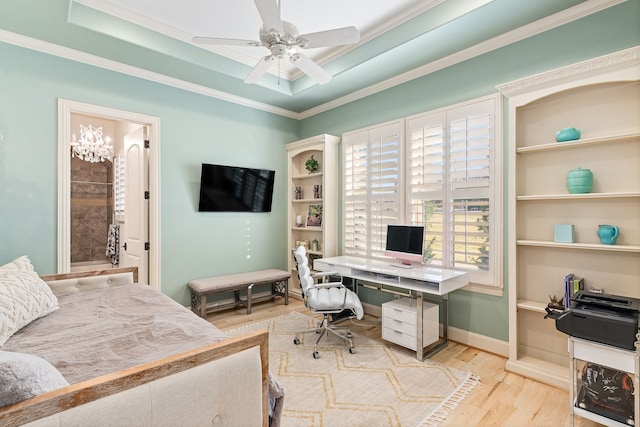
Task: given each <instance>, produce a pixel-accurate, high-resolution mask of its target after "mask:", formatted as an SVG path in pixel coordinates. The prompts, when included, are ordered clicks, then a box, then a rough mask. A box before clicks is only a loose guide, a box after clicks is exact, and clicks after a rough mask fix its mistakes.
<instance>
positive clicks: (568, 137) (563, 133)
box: [556, 128, 580, 142]
mask: <svg viewBox="0 0 640 427" xmlns="http://www.w3.org/2000/svg"><path fill="white" fill-rule="evenodd" d="M576 139H580V129H576V128H564V129H561V130H559V131H558V132H556V141H558V142H566V141H575V140H576Z"/></svg>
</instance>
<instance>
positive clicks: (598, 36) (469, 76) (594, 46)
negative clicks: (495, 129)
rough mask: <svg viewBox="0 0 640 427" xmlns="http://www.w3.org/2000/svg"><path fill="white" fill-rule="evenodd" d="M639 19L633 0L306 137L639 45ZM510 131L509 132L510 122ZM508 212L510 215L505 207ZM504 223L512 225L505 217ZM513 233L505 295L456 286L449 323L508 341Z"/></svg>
mask: <svg viewBox="0 0 640 427" xmlns="http://www.w3.org/2000/svg"><path fill="white" fill-rule="evenodd" d="M639 23H640V2H639V1H629V2H626V3H623V4H621V5H619V6H616V7H613V8H610V9H607V10H604V11H602V12H600V13H596V14H594V15H591V16H588V17H586V18H583V19H581V20H578V21H575V22H572V23H569V24H566V25H564V26H562V27H559V28H556V29H554V30H551V31H547V32H545V33H542V34H540V35H537V36H535V37H531V38H529V39H526V40H523V41H521V42H518V43H514V44H512V45H509V46H506V47H504V48H501V49H498V50H495V51H492V52H489V53H487V54H484V55H482V56H479V57H477V58H473V59H470V60H467V61H465V62H463V63H460V64H457V65H454V66H452V67H449V68H446V69H443V70H441V71H438V72H435V73H432V74H430V75H427V76H424V77H422V78H419V79H415V80H412V81H410V82H407V83H404V84H402V85H399V86H396V87H393V88H390V89H387V90H385V91H383V92H380V93H376V94H374V95H371V96H368V97H366V98H363V99H360V100H357V101H354V102H351V103H349V104H347V105H344V106H341V107H338V108H335V109H333V110H330V111H327V112H325V113H321V114H318V115H316V116H313V117H311V118H308V119H306V120H303V121H302V122H301V125H300V136H301V137H302V138H306V137H309V136H313V135H317V134H319V133H328V134H332V135H341V134H342V133H343V132H346V131H350V130H354V129H359V128H362V127H366V126H370V125H374V124H377V123H383V122H386V121H389V120H393V119H398V118H401V117H406V116H409V115H412V114H417V113H420V112H423V111H429V110H432V109H436V108H440V107H443V106H447V105H452V104H455V103H458V102H462V101H466V100H469V99H474V98H477V97H481V96H485V95H490V94H495V93H496V86H498V85H500V84H502V83H506V82H509V81H512V80H516V79H519V78H522V77H526V76H529V75H534V74H537V73H540V72H543V71H546V70H550V69H553V68H557V67H561V66H564V65H568V64H572V63H575V62H579V61H583V60H586V59H589V58H594V57H597V56H601V55H605V54H608V53H612V52H615V51H619V50H622V49H626V48H629V47H633V46H637V45H639V44H640V24H639ZM505 126H506V117H505ZM504 135H505V138H506V135H507V132H506V128H505V132H504ZM508 145H509V142H508V141H506V140H505V142H504V152H505V163H504V168H505V194H506V191H507V186H508V182H507V176H506V170H507V163H506V153H507V149H508ZM505 201H506V199H505ZM505 204H506V203H505ZM504 218H505V221H506V218H507V211H506V208H505V211H504ZM503 229H504V230H507V229H508V227H507V224H506V223H505V225H504V227H503ZM507 237H508V236H505V245H504V248H505V255H504V264H505V265H504V273H503V286H504V290H505V292H504V295H503V296H502V297H495V296H489V295H485V294H480V293H475V292H467V291H457V292H454V293H453V294H451V296H450V302H449V304H450V305H449V308H450V310H449V321H450V324H451V326H454V327H457V328H460V329H464V330H468V331H471V332H475V333H478V334H481V335H486V336H489V337H493V338H496V339H499V340H504V341H507V340H508V337H509V309H508V283H507V279H508V266H507V265H506V264H507V254H506V247H507V246H506V242H507V240H506V239H507ZM361 297H362V299H363V300H365V301H368V302H370V303H373V304H380V303H382V302H384V301H386V300H387V299H388V298H389V297H388V296H384V295H383V296H381V295H380V294H379V293H377V292H366V291H365V292H363V293H362V294H361Z"/></svg>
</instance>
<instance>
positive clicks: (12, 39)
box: [0, 29, 300, 120]
mask: <svg viewBox="0 0 640 427" xmlns="http://www.w3.org/2000/svg"><path fill="white" fill-rule="evenodd" d="M0 41H2V42H5V43H8V44H12V45H14V46H19V47H23V48H25V49H30V50H34V51H37V52H41V53H46V54H48V55H53V56H57V57H60V58H64V59H69V60H71V61H75V62H80V63H82V64H87V65H92V66H94V67H98V68H102V69H105V70H109V71H115V72H117V73H121V74H126V75H129V76H132V77H137V78H140V79H144V80H148V81H151V82H155V83H160V84H162V85H165V86H170V87H174V88H177V89H182V90H186V91H188V92H193V93H197V94H199V95H204V96H208V97H210V98H215V99H220V100H222V101H228V102H231V103H234V104H238V105H242V106H245V107H249V108H254V109H256V110H262V111H266V112H269V113H273V114H277V115H280V116H284V117H289V118H292V119H296V120H300V114H299V113H296V112H295V111H290V110H286V109H284V108H280V107H276V106H273V105H269V104H265V103H262V102H258V101H254V100H251V99H248V98H243V97H241V96H236V95H231V94H229V93H227V92H223V91H220V90H217V89H212V88H209V87H206V86H202V85H198V84H195V83H189V82H186V81H184V80H181V79H176V78H174V77H169V76H166V75H164V74H160V73H154V72H153V71H148V70H144V69H142V68H138V67H134V66H131V65H126V64H123V63H121V62H117V61H112V60H110V59H105V58H102V57H100V56H96V55H92V54H89V53H86V52H81V51H78V50H75V49H70V48H67V47H63V46H60V45H57V44H53V43H49V42H45V41H42V40H38V39H34V38H31V37H27V36H23V35H21V34H16V33H12V32H10V31H6V30H2V29H0Z"/></svg>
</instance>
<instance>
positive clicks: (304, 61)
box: [193, 0, 360, 84]
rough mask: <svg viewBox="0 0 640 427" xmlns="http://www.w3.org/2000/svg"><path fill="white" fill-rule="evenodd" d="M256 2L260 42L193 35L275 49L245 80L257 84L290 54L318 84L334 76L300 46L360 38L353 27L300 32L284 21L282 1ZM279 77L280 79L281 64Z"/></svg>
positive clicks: (201, 40) (213, 41) (209, 40)
mask: <svg viewBox="0 0 640 427" xmlns="http://www.w3.org/2000/svg"><path fill="white" fill-rule="evenodd" d="M253 2H254V3H255V5H256V8H257V9H258V14H259V15H260V18H261V20H262V26H261V27H260V30H259V38H260V41H259V42H258V41H252V40H239V39H223V38H215V37H193V41H194V42H196V43H202V44H222V45H232V46H234V45H235V46H255V47H264V48H267V49H268V50H269V51H271V55H268V56H266V57H263V58H262V59H260V61H258V63H257V64H256V65H255V66H254V68H253V70H251V72H250V73H249V75H248V76H247V77H246V78H245V80H244V81H245V83H257V82H258V81H259V80H260V79H261V78H262V76H263V75H264V74H265V73H267V72H268V71H269V66H270V64H271V62H273V61H274V60H275V59H277V60H278V63H279V61H280V60H281V59H283V58H284V57H285V55H288V56H289V60H290V61H291V63H292V64H294V65H295V66H296V67H297V68H299V69H300V70H301V71H302V72H303V73H305V74H306V75H308V76H309V77H311V78H312V79H313V80H315V81H316V82H317V83H320V84H323V83H327V82H328V81H329V80H331V75H330V74H329V73H328V72H327V71H326V70H324V69H323V68H322V67H320V65H318V64H317V63H316V62H314V61H313V60H312V59H310V58H309V57H308V56H306V55H305V54H304V53H302V52H300V50H299V49H305V48H307V49H313V48H319V47H331V46H338V45H345V44H354V43H358V42H359V40H360V32H359V31H358V29H357V28H356V27H353V26H352V27H344V28H335V29H332V30H326V31H319V32H315V33H306V34H303V35H299V32H298V29H297V28H296V26H295V25H293V24H292V23H290V22H287V21H283V20H282V18H281V17H280V2H279V0H253ZM298 48H299V49H298ZM278 78H280V68H279V67H278Z"/></svg>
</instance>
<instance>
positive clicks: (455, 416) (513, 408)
mask: <svg viewBox="0 0 640 427" xmlns="http://www.w3.org/2000/svg"><path fill="white" fill-rule="evenodd" d="M293 311H297V312H299V313H304V314H307V315H309V314H310V313H309V312H308V311H307V309H306V308H305V307H304V305H303V303H302V301H300V300H298V299H296V298H290V299H289V305H287V306H285V305H284V304H283V302H282V299H277V300H276V302H275V303H271V302H264V303H259V304H255V305H254V306H253V310H252V314H250V315H247V314H246V310H245V309H240V310H227V311H220V312H217V313H212V314H210V315H209V317H208V319H207V320H209V321H210V322H211V323H213V324H214V325H216V326H217V327H218V328H220V329H221V330H223V331H225V330H229V329H234V328H237V327H240V326H243V325H246V324H249V323H254V322H259V321H261V320H266V319H270V318H272V317H277V316H282V315H284V314H287V313H291V312H293ZM350 326H351V330H352V331H353V332H354V333H355V334H362V335H366V336H368V337H371V338H373V339H378V340H382V338H381V332H380V328H381V327H380V321H379V319H378V318H376V317H372V316H365V318H364V319H363V320H362V321H358V322H352V324H351V325H350ZM407 351H409V350H407ZM431 359H432V360H434V361H436V362H439V363H442V364H444V365H447V366H450V367H452V368H456V369H463V370H468V371H471V372H473V373H474V374H475V375H476V376H478V377H480V384H478V385H477V386H476V387H475V388H474V389H473V391H472V392H471V393H470V394H469V395H468V396H467V398H466V399H465V400H464V401H463V402H462V403H461V404H460V405H458V407H457V408H455V409H454V410H453V411H452V413H451V414H449V416H448V417H447V418H446V420H445V421H444V422H442V423H441V424H440V425H441V426H535V427H537V426H554V427H556V426H569V425H570V416H569V411H568V406H569V392H568V391H566V390H562V389H558V388H555V387H552V386H549V385H546V384H543V383H540V382H537V381H534V380H531V379H528V378H525V377H522V376H520V375H516V374H513V373H510V372H507V371H505V364H506V361H507V359H506V358H504V357H502V356H497V355H495V354H491V353H487V352H484V351H482V350H478V349H476V348H471V347H467V346H466V345H463V344H459V343H455V342H450V343H449V345H448V346H447V347H446V348H445V349H443V350H441V351H439V352H438V353H436V354H435V355H433V356H432V357H431ZM574 425H575V426H578V427H592V426H598V425H599V424H597V423H594V422H592V421H589V420H586V419H584V418H581V417H575V421H574Z"/></svg>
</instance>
